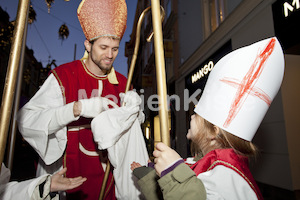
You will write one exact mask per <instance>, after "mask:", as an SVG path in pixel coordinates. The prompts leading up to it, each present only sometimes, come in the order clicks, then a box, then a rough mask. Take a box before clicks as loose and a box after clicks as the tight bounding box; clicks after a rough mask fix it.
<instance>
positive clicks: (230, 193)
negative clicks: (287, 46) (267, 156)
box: [131, 38, 284, 200]
mask: <svg viewBox="0 0 300 200" xmlns="http://www.w3.org/2000/svg"><path fill="white" fill-rule="evenodd" d="M283 74H284V57H283V52H282V49H281V46H280V44H279V42H278V40H277V39H276V38H268V39H265V40H262V41H259V42H257V43H254V44H252V45H250V46H247V47H243V48H240V49H238V50H235V51H233V52H231V53H230V54H228V55H226V56H225V57H223V58H222V59H221V60H220V61H219V62H218V63H217V64H216V65H215V67H214V69H213V70H212V72H211V73H210V75H209V77H208V81H207V83H206V86H205V89H204V92H203V94H202V96H201V98H200V100H199V102H198V104H197V106H196V107H195V110H194V111H195V114H194V115H193V116H192V117H191V121H190V129H189V131H188V134H187V138H188V139H190V140H191V141H192V148H193V150H194V152H195V155H197V154H200V153H201V154H203V157H202V158H201V159H199V160H198V161H197V160H194V161H192V163H191V162H190V161H189V159H187V160H183V159H182V158H181V157H180V155H179V154H178V153H177V152H176V151H174V150H173V149H171V148H170V147H168V146H167V145H165V144H163V143H158V144H157V145H156V150H155V151H154V152H153V156H154V157H155V159H154V163H149V164H148V166H150V167H142V166H140V165H139V164H138V163H132V165H131V169H132V170H133V173H134V175H135V176H136V177H137V178H139V182H138V184H139V185H140V187H141V190H142V193H143V194H144V196H145V197H146V199H189V200H190V199H228V200H235V199H236V200H240V199H243V200H244V199H249V200H250V199H251V200H253V199H263V198H262V195H261V193H260V191H259V188H258V186H257V185H256V183H255V180H254V178H253V176H252V174H251V172H250V170H249V165H248V162H249V157H251V156H255V155H256V153H257V148H256V147H255V145H254V144H253V143H252V142H251V140H252V138H253V137H254V135H255V133H256V131H257V129H258V127H259V125H260V123H261V121H262V119H263V118H264V115H265V114H266V112H267V110H268V108H269V106H270V104H271V102H272V100H273V99H274V97H275V96H276V94H277V92H278V90H279V88H280V85H281V82H282V79H283ZM196 157H197V156H196ZM153 164H154V167H153V168H154V169H155V170H153V168H151V165H153ZM187 164H188V165H187Z"/></svg>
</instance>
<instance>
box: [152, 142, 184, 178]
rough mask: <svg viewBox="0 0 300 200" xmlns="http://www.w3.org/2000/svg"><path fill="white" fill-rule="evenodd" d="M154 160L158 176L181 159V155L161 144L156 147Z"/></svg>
mask: <svg viewBox="0 0 300 200" xmlns="http://www.w3.org/2000/svg"><path fill="white" fill-rule="evenodd" d="M153 156H154V157H155V159H154V163H155V165H154V168H155V170H156V173H157V175H159V176H160V175H161V172H162V171H164V170H165V169H167V168H168V167H170V165H172V164H174V162H175V161H176V160H178V159H180V158H181V157H180V155H179V154H178V153H177V152H176V151H174V150H173V149H171V148H170V147H168V146H167V145H165V144H164V143H162V142H160V143H157V145H156V150H155V151H154V152H153Z"/></svg>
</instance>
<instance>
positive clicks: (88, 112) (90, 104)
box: [73, 97, 109, 118]
mask: <svg viewBox="0 0 300 200" xmlns="http://www.w3.org/2000/svg"><path fill="white" fill-rule="evenodd" d="M108 104H109V100H108V99H107V98H104V97H92V98H90V99H81V100H79V101H76V102H75V103H74V106H73V113H74V116H75V117H78V116H83V117H86V118H94V117H96V116H97V115H99V114H100V113H101V112H102V111H103V110H107V109H108Z"/></svg>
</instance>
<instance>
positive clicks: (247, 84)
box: [220, 38, 276, 128]
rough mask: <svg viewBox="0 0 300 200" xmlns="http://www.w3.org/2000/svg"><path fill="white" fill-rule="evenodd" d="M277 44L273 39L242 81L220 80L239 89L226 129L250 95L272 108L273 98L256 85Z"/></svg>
mask: <svg viewBox="0 0 300 200" xmlns="http://www.w3.org/2000/svg"><path fill="white" fill-rule="evenodd" d="M275 43H276V39H275V38H271V39H270V41H269V43H268V44H267V45H266V47H265V48H264V49H263V50H262V51H261V52H259V53H258V55H257V56H256V58H255V60H254V62H253V63H252V65H251V67H250V69H249V70H248V72H247V73H246V75H245V76H244V77H243V79H242V81H239V80H237V79H234V78H227V77H225V78H223V79H220V81H221V82H224V83H226V84H228V85H230V86H232V87H234V88H236V89H237V91H236V93H235V96H234V99H233V101H232V103H231V106H230V110H229V113H228V116H227V119H226V121H225V122H224V125H223V126H224V127H225V128H227V127H228V126H229V125H230V123H231V122H232V120H233V119H234V118H235V117H236V115H237V114H238V113H239V111H240V110H241V108H242V106H243V104H244V103H245V101H246V99H247V98H248V96H249V95H251V96H255V97H258V98H260V99H261V100H263V101H264V102H266V103H267V104H268V106H270V104H271V102H272V100H271V98H270V97H269V96H268V95H267V94H266V93H265V92H264V91H263V90H261V89H260V88H257V87H255V84H256V82H257V80H258V79H259V77H260V75H261V73H262V72H263V70H264V67H265V63H266V61H267V59H268V58H269V57H270V56H271V54H272V52H273V50H274V48H275Z"/></svg>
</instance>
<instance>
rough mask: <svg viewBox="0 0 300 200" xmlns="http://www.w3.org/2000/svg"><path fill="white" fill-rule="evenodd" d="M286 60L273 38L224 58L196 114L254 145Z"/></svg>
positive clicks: (281, 77) (215, 70) (211, 76)
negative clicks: (253, 140) (255, 136)
mask: <svg viewBox="0 0 300 200" xmlns="http://www.w3.org/2000/svg"><path fill="white" fill-rule="evenodd" d="M283 74H284V56H283V51H282V48H281V46H280V43H279V42H278V40H277V38H275V37H273V38H269V39H265V40H262V41H259V42H256V43H254V44H252V45H250V46H246V47H243V48H240V49H237V50H235V51H233V52H231V53H229V54H227V55H226V56H224V57H223V58H222V59H221V60H220V61H219V62H217V64H216V65H215V67H214V68H213V70H212V71H211V73H210V75H209V77H208V80H207V83H206V85H205V88H204V91H203V94H202V96H201V98H200V100H199V102H198V104H197V106H196V108H195V110H194V111H195V112H196V113H197V114H198V115H200V116H201V117H203V118H204V119H206V120H207V121H209V122H211V123H212V124H214V125H216V126H218V127H220V128H222V129H224V130H226V131H227V132H229V133H231V134H233V135H236V136H238V137H240V138H242V139H244V140H247V141H251V140H252V138H253V137H254V135H255V133H256V131H257V129H258V127H259V125H260V123H261V121H262V120H263V118H264V116H265V114H266V112H267V110H268V108H269V107H270V104H271V102H272V100H273V99H274V97H275V96H276V94H277V92H278V90H279V88H280V86H281V82H282V79H283Z"/></svg>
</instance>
